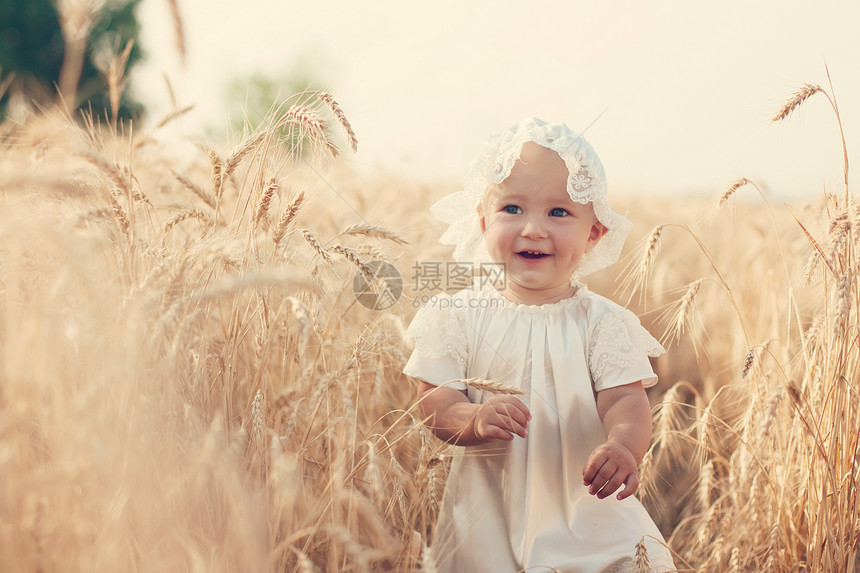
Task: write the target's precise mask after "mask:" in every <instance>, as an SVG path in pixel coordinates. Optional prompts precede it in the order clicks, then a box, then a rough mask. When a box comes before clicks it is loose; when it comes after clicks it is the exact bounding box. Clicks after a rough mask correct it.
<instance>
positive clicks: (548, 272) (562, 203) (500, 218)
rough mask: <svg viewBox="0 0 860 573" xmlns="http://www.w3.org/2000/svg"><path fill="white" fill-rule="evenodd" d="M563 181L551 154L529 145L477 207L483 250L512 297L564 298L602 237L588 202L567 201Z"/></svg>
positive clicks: (531, 301)
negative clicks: (501, 274) (498, 268)
mask: <svg viewBox="0 0 860 573" xmlns="http://www.w3.org/2000/svg"><path fill="white" fill-rule="evenodd" d="M567 177H568V171H567V167H566V166H565V163H564V161H563V160H562V159H561V157H559V155H558V154H557V153H556V152H555V151H552V150H551V149H547V148H545V147H543V146H540V145H538V144H537V143H534V142H528V143H526V144H525V145H523V149H522V153H521V161H517V162H516V163H515V164H514V167H513V169H512V170H511V174H510V176H509V177H508V178H507V179H505V180H504V181H503V182H502V183H501V184H499V185H493V186H491V187H490V188H489V189H488V190H487V195H486V197H485V198H484V200H483V201H482V202H481V206H479V207H478V214H479V217H480V221H481V230H482V231H483V232H484V240H485V241H486V244H487V249H488V250H489V253H490V256H491V257H492V258H493V261H495V262H497V263H500V264H503V265H504V267H505V273H506V278H507V281H506V288H505V293H506V294H508V295H509V298H511V299H515V300H518V301H519V302H524V303H526V304H543V303H546V302H553V301H554V300H558V299H559V298H561V297H563V296H565V294H566V293H568V292H569V287H570V279H571V277H572V276H573V271H574V270H575V269H576V267H577V265H578V264H579V262H580V260H582V257H583V256H584V255H585V253H587V252H589V251H590V250H591V249H592V248H593V247H594V246H595V245H596V244H597V242H598V241H599V240H600V238H601V237H602V236H603V235H604V234H605V233H606V227H604V226H603V225H602V224H601V223H600V222H599V221H598V220H597V218H596V217H595V216H594V208H593V207H592V205H591V204H590V203H588V204H585V205H583V204H581V203H576V202H574V201H572V200H571V198H570V195H569V194H568V193H567Z"/></svg>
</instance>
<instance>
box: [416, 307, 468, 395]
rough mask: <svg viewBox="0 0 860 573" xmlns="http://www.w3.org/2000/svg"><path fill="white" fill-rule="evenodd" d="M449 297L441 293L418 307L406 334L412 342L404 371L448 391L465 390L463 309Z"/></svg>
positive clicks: (466, 351) (465, 344)
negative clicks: (442, 385) (444, 387)
mask: <svg viewBox="0 0 860 573" xmlns="http://www.w3.org/2000/svg"><path fill="white" fill-rule="evenodd" d="M453 303H454V300H453V299H452V298H451V296H449V295H446V294H440V295H438V296H436V297H434V298H433V299H432V300H431V301H429V302H428V303H427V304H425V305H424V306H423V307H421V310H419V311H418V313H417V314H416V315H415V318H414V319H412V323H411V324H410V325H409V328H408V329H407V331H406V332H407V334H408V335H409V337H410V338H412V340H413V341H414V343H415V346H414V349H413V350H412V355H411V356H410V357H409V360H408V361H407V363H406V366H405V367H404V368H403V372H404V373H406V374H407V375H409V376H414V377H416V378H420V379H422V380H425V381H426V382H429V383H430V384H434V385H437V386H438V385H440V384H445V386H446V387H447V388H454V389H456V390H465V389H466V385H465V384H464V383H462V382H452V380H461V379H464V378H466V377H467V376H466V374H465V373H466V364H467V361H468V356H469V355H468V342H467V340H466V334H465V329H464V323H463V312H462V309H460V308H456V306H455V305H454V304H453Z"/></svg>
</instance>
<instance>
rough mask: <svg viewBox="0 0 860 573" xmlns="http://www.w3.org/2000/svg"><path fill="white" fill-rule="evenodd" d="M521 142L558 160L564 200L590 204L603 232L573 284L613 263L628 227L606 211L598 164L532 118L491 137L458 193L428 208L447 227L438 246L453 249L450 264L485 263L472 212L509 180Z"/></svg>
mask: <svg viewBox="0 0 860 573" xmlns="http://www.w3.org/2000/svg"><path fill="white" fill-rule="evenodd" d="M527 141H534V142H535V143H537V144H538V145H541V146H543V147H546V148H548V149H552V150H553V151H555V152H557V153H558V154H559V156H560V157H561V158H562V159H563V160H564V163H565V165H566V166H567V170H568V172H569V174H570V175H569V176H568V178H567V192H568V193H569V194H570V198H571V199H572V200H573V201H575V202H577V203H582V204H583V205H584V204H586V203H591V204H592V205H593V206H594V214H595V215H596V216H597V219H598V220H599V221H600V222H601V223H603V225H605V226H606V228H607V229H609V231H608V232H607V233H606V235H604V236H603V238H602V239H601V240H600V242H599V243H598V244H597V245H596V246H595V247H594V248H593V249H592V250H591V251H590V252H588V253H586V255H585V256H584V257H583V258H582V261H580V263H579V266H578V267H577V269H576V271H575V272H574V278H575V279H576V278H579V277H583V276H585V275H587V274H589V273H593V272H594V271H598V270H600V269H602V268H604V267H608V266H609V265H611V264H612V263H614V262H615V261H617V260H618V257H619V255H620V254H621V247H622V245H623V244H624V239H625V238H626V237H627V234H628V233H629V232H630V227H631V226H632V224H631V223H630V221H628V220H627V219H626V218H625V217H623V216H621V215H619V214H617V213H615V212H613V211H612V209H611V208H610V207H609V202H608V200H607V198H606V174H605V173H604V172H603V164H601V163H600V159H599V158H598V157H597V154H596V153H595V152H594V149H592V147H591V145H590V144H589V143H588V142H587V141H586V140H585V139H584V138H583V137H582V135H580V134H578V133H576V132H575V131H572V130H571V129H570V128H568V127H567V126H566V125H565V124H563V123H547V122H545V121H542V120H540V119H537V118H534V117H532V118H528V119H524V120H522V121H521V122H519V123H518V124H516V125H515V126H513V127H511V128H510V129H508V130H506V131H504V132H502V133H501V134H498V135H495V136H493V137H491V138H490V139H489V140H488V141H487V145H486V147H485V148H484V151H483V153H481V155H480V156H478V159H477V160H476V161H475V163H474V164H473V165H472V167H471V169H469V171H468V173H467V174H466V182H465V185H464V188H463V190H462V191H458V192H457V193H452V194H451V195H448V196H447V197H444V198H442V199H441V200H440V201H438V202H437V203H435V204H434V205H433V206H432V207H430V212H431V213H433V215H435V216H436V217H437V218H438V219H440V220H442V221H444V222H445V223H448V225H449V226H448V230H447V231H445V232H444V233H443V234H442V236H441V237H440V238H439V242H440V243H442V244H445V245H454V259H455V260H456V261H457V262H459V263H471V264H474V265H477V264H478V263H482V262H490V261H491V259H490V254H489V253H488V252H487V247H486V244H485V243H484V237H483V233H482V232H481V226H480V222H479V219H478V213H477V210H476V209H477V207H478V204H479V203H480V201H481V198H482V197H483V196H484V193H485V192H486V190H487V187H488V186H489V185H493V184H499V183H501V182H502V181H504V180H505V179H507V178H508V176H510V174H511V169H512V168H513V166H514V162H515V161H516V160H517V159H519V158H520V152H521V150H522V147H523V144H524V143H526V142H527Z"/></svg>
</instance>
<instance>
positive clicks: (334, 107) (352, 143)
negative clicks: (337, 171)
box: [316, 92, 358, 153]
mask: <svg viewBox="0 0 860 573" xmlns="http://www.w3.org/2000/svg"><path fill="white" fill-rule="evenodd" d="M316 93H317V97H319V98H320V99H321V100H322V101H323V102H325V104H326V105H328V107H329V109H330V110H331V112H332V113H333V114H334V116H335V117H336V118H337V121H338V123H339V124H340V126H341V128H343V131H344V132H345V133H346V139H347V141H348V142H349V147H350V149H352V152H353V153H355V152H357V151H358V140H357V139H356V138H355V132H354V131H353V130H352V126H351V125H350V124H349V121H348V120H347V119H346V114H345V113H343V110H342V109H341V107H340V105H338V103H337V102H336V101H335V99H334V98H333V97H332V96H331V94H328V93H326V92H316Z"/></svg>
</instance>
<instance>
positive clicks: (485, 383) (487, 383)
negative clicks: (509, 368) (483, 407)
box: [457, 378, 525, 396]
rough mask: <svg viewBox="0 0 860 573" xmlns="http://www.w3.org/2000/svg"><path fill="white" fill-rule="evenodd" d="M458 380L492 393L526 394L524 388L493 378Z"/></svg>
mask: <svg viewBox="0 0 860 573" xmlns="http://www.w3.org/2000/svg"><path fill="white" fill-rule="evenodd" d="M457 382H463V383H464V384H468V385H469V386H471V387H472V388H475V389H476V390H483V391H485V392H490V393H492V394H510V395H514V396H518V395H521V394H525V391H524V390H522V389H520V388H517V387H516V386H509V385H507V384H503V383H501V382H495V381H493V380H483V379H481V378H465V379H462V380H457Z"/></svg>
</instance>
